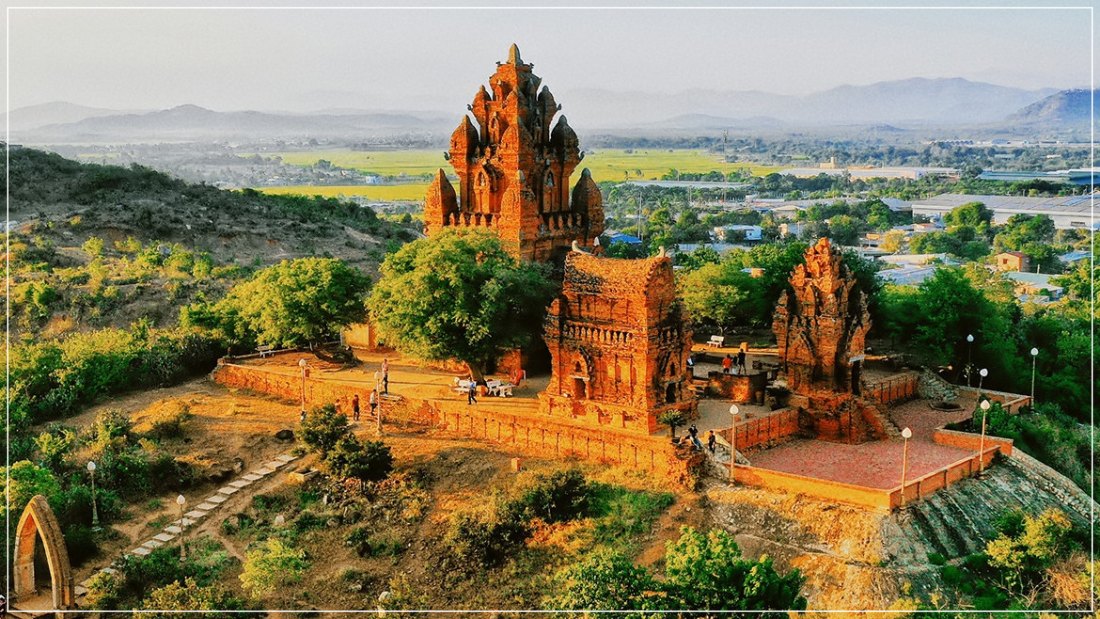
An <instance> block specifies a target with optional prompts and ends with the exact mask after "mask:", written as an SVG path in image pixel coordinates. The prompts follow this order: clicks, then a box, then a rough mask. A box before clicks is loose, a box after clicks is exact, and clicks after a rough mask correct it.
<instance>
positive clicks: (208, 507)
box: [195, 501, 218, 512]
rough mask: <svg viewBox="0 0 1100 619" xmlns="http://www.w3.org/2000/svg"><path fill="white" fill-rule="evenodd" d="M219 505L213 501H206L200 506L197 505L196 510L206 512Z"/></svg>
mask: <svg viewBox="0 0 1100 619" xmlns="http://www.w3.org/2000/svg"><path fill="white" fill-rule="evenodd" d="M217 506H218V504H217V503H214V502H213V501H206V502H204V503H200V504H199V506H198V507H196V508H195V509H196V510H202V511H204V512H209V511H211V510H213V509H214V508H215V507H217Z"/></svg>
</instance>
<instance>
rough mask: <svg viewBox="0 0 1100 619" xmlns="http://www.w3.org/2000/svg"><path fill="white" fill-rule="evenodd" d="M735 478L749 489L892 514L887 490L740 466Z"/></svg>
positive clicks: (735, 469)
mask: <svg viewBox="0 0 1100 619" xmlns="http://www.w3.org/2000/svg"><path fill="white" fill-rule="evenodd" d="M733 476H734V479H736V480H737V482H738V483H742V484H745V485H746V486H754V487H757V488H768V489H770V490H779V491H782V492H791V493H795V494H804V495H807V496H811V497H814V498H817V499H823V500H826V501H836V502H840V503H847V504H849V505H856V506H859V507H867V508H870V509H874V510H878V511H889V510H890V509H892V507H893V506H892V505H891V502H890V499H891V493H890V492H889V491H887V490H880V489H876V488H865V487H862V486H854V485H851V484H844V483H840V482H835V481H828V480H824V479H815V478H812V477H803V476H802V475H795V474H793V473H783V472H780V471H770V470H767V469H759V468H754V467H749V466H741V465H738V466H737V467H735V468H734V473H733Z"/></svg>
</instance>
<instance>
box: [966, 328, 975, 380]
mask: <svg viewBox="0 0 1100 619" xmlns="http://www.w3.org/2000/svg"><path fill="white" fill-rule="evenodd" d="M973 351H974V334H973V333H970V334H967V336H966V386H967V387H969V386H970V356H971V353H972V352H973Z"/></svg>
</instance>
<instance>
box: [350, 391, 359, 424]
mask: <svg viewBox="0 0 1100 619" xmlns="http://www.w3.org/2000/svg"><path fill="white" fill-rule="evenodd" d="M351 418H352V419H353V420H354V421H359V394H358V393H357V394H355V395H353V396H351Z"/></svg>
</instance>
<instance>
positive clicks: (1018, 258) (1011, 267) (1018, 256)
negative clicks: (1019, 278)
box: [993, 251, 1031, 271]
mask: <svg viewBox="0 0 1100 619" xmlns="http://www.w3.org/2000/svg"><path fill="white" fill-rule="evenodd" d="M993 263H994V264H995V265H997V268H998V269H1000V270H1002V271H1030V270H1031V268H1030V266H1031V265H1030V264H1029V262H1028V258H1027V254H1025V253H1023V252H1020V251H1003V252H1001V253H999V254H997V255H996V256H993Z"/></svg>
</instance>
